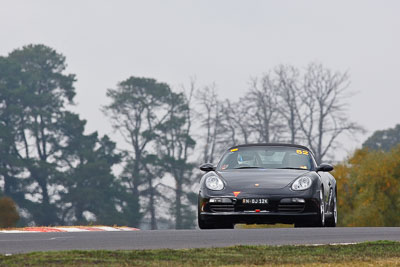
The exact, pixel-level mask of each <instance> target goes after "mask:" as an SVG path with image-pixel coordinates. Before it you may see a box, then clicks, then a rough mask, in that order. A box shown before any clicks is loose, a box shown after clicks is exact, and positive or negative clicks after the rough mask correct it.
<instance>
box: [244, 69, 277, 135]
mask: <svg viewBox="0 0 400 267" xmlns="http://www.w3.org/2000/svg"><path fill="white" fill-rule="evenodd" d="M278 96H279V92H278V90H277V85H276V83H275V81H274V80H273V79H272V78H271V76H270V74H268V73H267V74H265V75H264V76H263V77H262V78H261V80H260V81H259V80H258V79H257V78H254V79H252V80H251V88H250V91H249V94H248V96H247V97H246V98H245V100H246V101H247V102H248V103H247V105H248V107H249V109H248V110H249V113H250V119H251V122H250V123H251V125H250V127H251V128H252V129H253V130H254V131H255V132H256V133H257V135H258V136H257V139H258V140H257V141H258V142H265V143H269V142H272V141H280V139H281V133H282V130H283V127H284V125H283V124H282V123H281V121H280V118H279V117H280V113H279V109H278Z"/></svg>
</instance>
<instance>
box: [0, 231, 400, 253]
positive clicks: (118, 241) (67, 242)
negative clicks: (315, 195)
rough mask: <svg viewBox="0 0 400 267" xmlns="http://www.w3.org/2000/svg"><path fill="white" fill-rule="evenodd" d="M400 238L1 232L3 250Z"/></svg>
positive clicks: (378, 234)
mask: <svg viewBox="0 0 400 267" xmlns="http://www.w3.org/2000/svg"><path fill="white" fill-rule="evenodd" d="M374 240H393V241H400V227H377V228H370V227H365V228H350V227H348V228H270V229H234V230H160V231H132V232H76V233H0V253H1V254H15V253H27V252H32V251H50V250H74V249H79V250H93V249H107V250H133V249H161V248H170V249H182V248H202V247H225V246H233V245H239V244H242V245H260V244H263V245H299V244H310V245H312V244H335V243H355V242H363V241H374Z"/></svg>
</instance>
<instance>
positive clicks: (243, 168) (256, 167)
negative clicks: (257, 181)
mask: <svg viewBox="0 0 400 267" xmlns="http://www.w3.org/2000/svg"><path fill="white" fill-rule="evenodd" d="M234 169H265V168H263V167H250V166H249V167H239V168H234Z"/></svg>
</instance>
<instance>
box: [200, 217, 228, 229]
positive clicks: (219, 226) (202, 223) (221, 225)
mask: <svg viewBox="0 0 400 267" xmlns="http://www.w3.org/2000/svg"><path fill="white" fill-rule="evenodd" d="M198 224H199V228H200V229H201V230H206V229H233V228H234V227H235V225H234V224H232V223H218V222H212V223H207V222H205V221H204V220H202V219H200V218H199V219H198Z"/></svg>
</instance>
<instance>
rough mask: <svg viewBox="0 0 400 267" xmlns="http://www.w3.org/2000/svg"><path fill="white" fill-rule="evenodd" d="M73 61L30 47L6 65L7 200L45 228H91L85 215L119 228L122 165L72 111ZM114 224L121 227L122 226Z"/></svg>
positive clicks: (0, 161) (0, 111) (0, 107)
mask: <svg viewBox="0 0 400 267" xmlns="http://www.w3.org/2000/svg"><path fill="white" fill-rule="evenodd" d="M65 68H66V63H65V57H64V56H63V55H61V54H60V53H58V52H57V51H55V50H54V49H52V48H50V47H47V46H45V45H28V46H25V47H23V48H21V49H16V50H14V51H13V52H11V53H10V54H9V56H8V57H1V58H0V179H2V180H3V182H4V183H3V184H4V193H5V194H6V195H9V196H11V197H12V198H13V199H14V200H15V201H16V202H17V204H18V206H19V207H20V208H21V209H23V210H24V211H26V212H25V213H24V214H29V216H28V217H27V218H23V219H24V220H23V221H25V222H29V223H35V224H37V225H57V224H72V223H76V222H79V223H85V222H87V219H86V218H84V216H83V214H84V213H85V212H90V213H92V214H93V216H94V217H95V219H96V220H97V221H98V222H99V223H105V224H114V223H116V222H118V220H117V219H118V218H119V216H120V214H119V213H118V212H117V205H118V202H121V199H120V198H119V190H120V189H119V187H118V183H117V182H116V178H115V177H114V176H113V174H112V172H111V168H112V166H113V165H115V164H117V163H118V162H119V161H120V155H119V154H118V153H116V152H115V144H114V143H113V142H111V141H110V140H109V138H108V137H107V136H105V137H102V138H100V137H98V135H97V133H92V134H88V135H86V134H84V131H85V124H86V122H85V121H83V120H81V119H80V118H79V116H78V115H76V114H74V113H72V112H70V111H68V110H67V106H68V105H69V104H73V98H74V96H75V89H74V86H73V84H74V82H75V81H76V79H75V75H73V74H65V73H64V72H65ZM114 219H115V220H116V221H115V222H114Z"/></svg>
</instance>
